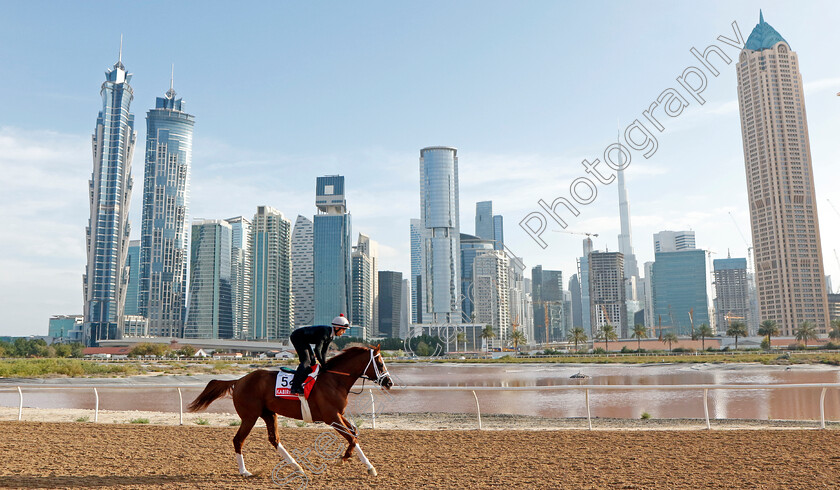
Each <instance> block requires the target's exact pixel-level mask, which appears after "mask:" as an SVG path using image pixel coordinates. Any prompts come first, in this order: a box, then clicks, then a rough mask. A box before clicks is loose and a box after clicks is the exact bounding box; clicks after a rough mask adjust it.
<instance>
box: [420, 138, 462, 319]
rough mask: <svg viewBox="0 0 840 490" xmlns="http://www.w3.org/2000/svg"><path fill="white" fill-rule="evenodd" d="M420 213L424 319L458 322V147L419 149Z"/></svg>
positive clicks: (459, 282)
mask: <svg viewBox="0 0 840 490" xmlns="http://www.w3.org/2000/svg"><path fill="white" fill-rule="evenodd" d="M420 213H421V216H422V220H423V227H424V237H423V247H422V257H421V258H422V261H423V275H422V278H423V291H422V296H423V308H422V314H423V321H424V322H426V323H461V278H460V275H461V270H460V268H459V265H458V256H459V254H460V248H461V247H460V244H459V241H460V223H459V219H460V218H459V215H460V209H459V204H458V150H456V149H455V148H449V147H443V146H432V147H428V148H423V149H422V150H420Z"/></svg>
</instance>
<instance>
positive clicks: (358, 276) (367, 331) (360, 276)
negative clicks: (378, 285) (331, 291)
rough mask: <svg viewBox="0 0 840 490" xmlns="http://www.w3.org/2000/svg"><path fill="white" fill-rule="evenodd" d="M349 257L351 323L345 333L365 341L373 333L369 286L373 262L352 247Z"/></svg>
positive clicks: (371, 300)
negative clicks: (351, 286) (350, 270)
mask: <svg viewBox="0 0 840 490" xmlns="http://www.w3.org/2000/svg"><path fill="white" fill-rule="evenodd" d="M353 248H354V250H353V253H352V256H351V261H352V274H353V281H352V283H351V284H352V285H353V289H352V293H351V297H350V305H351V308H350V317H351V318H352V319H353V323H352V325H351V326H350V328H349V329H348V331H347V335H348V336H350V337H358V338H362V339H367V338H368V336H369V335H371V334H372V332H373V326H372V325H371V321H372V320H373V298H372V295H371V284H373V277H372V276H373V261H372V260H371V258H370V256H369V255H368V254H366V253H364V252H363V251H361V250H359V247H353Z"/></svg>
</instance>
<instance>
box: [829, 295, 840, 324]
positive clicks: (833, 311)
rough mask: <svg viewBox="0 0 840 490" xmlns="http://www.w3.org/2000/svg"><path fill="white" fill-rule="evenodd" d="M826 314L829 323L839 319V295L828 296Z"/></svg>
mask: <svg viewBox="0 0 840 490" xmlns="http://www.w3.org/2000/svg"><path fill="white" fill-rule="evenodd" d="M828 314H829V318H830V320H831V321H834V320H838V319H840V294H835V293H832V294H829V295H828Z"/></svg>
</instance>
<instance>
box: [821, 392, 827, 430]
mask: <svg viewBox="0 0 840 490" xmlns="http://www.w3.org/2000/svg"><path fill="white" fill-rule="evenodd" d="M827 389H828V388H823V389H822V393H820V429H825V390H827Z"/></svg>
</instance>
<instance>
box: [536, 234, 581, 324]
mask: <svg viewBox="0 0 840 490" xmlns="http://www.w3.org/2000/svg"><path fill="white" fill-rule="evenodd" d="M591 253H592V239H591V238H589V237H586V238H585V239H584V240H583V255H582V256H581V257H580V258H579V259H578V261H577V266H578V277H579V278H580V305H581V310H580V314H581V322H582V324H581V327H583V330H584V332H586V335H588V336H589V337H590V338H592V336H593V335H594V334H595V330H596V329H594V328H592V301H591V298H590V297H589V254H591ZM534 321H536V320H534Z"/></svg>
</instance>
